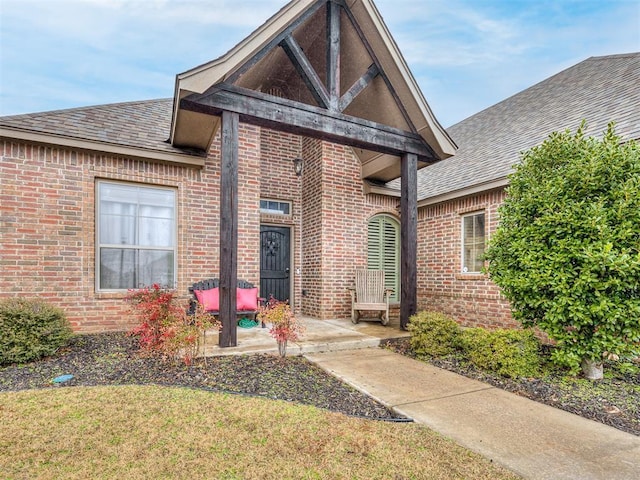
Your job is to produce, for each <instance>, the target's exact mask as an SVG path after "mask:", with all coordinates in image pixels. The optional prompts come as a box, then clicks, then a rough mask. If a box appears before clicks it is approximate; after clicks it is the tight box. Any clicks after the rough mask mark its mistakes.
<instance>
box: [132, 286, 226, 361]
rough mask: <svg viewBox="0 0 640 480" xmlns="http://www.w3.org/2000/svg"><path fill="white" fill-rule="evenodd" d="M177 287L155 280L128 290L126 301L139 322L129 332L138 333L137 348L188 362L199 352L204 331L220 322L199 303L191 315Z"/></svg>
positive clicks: (218, 325)
mask: <svg viewBox="0 0 640 480" xmlns="http://www.w3.org/2000/svg"><path fill="white" fill-rule="evenodd" d="M176 295H177V293H176V291H175V290H173V289H168V288H164V287H161V286H160V285H158V284H157V283H154V284H153V285H152V286H151V287H144V288H141V289H139V290H129V293H128V294H127V296H126V298H125V301H126V302H127V303H128V304H129V307H130V309H131V311H132V312H133V313H134V314H135V315H136V316H137V317H138V318H139V320H140V324H139V325H138V326H137V327H135V328H134V329H133V330H132V331H131V332H130V334H131V335H134V336H137V337H138V341H139V344H140V349H141V350H142V351H144V352H146V353H149V354H157V355H160V356H163V357H167V358H170V359H175V358H177V357H178V356H180V357H182V360H183V361H184V363H185V365H191V364H192V363H193V361H194V359H195V358H196V356H197V355H198V353H199V351H200V347H201V342H202V340H203V337H204V332H205V331H206V330H207V329H209V328H217V329H219V328H220V322H219V321H218V320H216V319H215V318H214V317H213V316H212V315H210V314H208V313H207V312H205V311H204V308H203V307H202V305H201V304H198V307H197V308H196V311H195V312H194V313H193V314H192V315H190V314H188V313H187V307H186V305H183V304H181V303H180V302H179V301H178V299H177V298H176Z"/></svg>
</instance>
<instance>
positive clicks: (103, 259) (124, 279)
mask: <svg viewBox="0 0 640 480" xmlns="http://www.w3.org/2000/svg"><path fill="white" fill-rule="evenodd" d="M134 266H135V250H131V249H117V248H102V249H100V288H104V289H106V290H126V289H129V288H134V287H135V268H134Z"/></svg>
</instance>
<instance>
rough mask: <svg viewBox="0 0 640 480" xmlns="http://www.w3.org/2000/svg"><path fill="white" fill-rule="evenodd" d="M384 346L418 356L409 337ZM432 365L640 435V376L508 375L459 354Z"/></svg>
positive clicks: (612, 371) (608, 373)
mask: <svg viewBox="0 0 640 480" xmlns="http://www.w3.org/2000/svg"><path fill="white" fill-rule="evenodd" d="M383 347H384V348H388V349H391V350H393V351H395V352H397V353H401V354H403V355H406V356H409V357H412V358H416V355H415V353H414V352H413V350H412V349H411V345H410V343H409V339H408V338H398V339H393V340H387V341H386V342H385V343H384V344H383ZM429 363H431V364H432V365H434V366H436V367H439V368H443V369H445V370H449V371H452V372H455V373H458V374H460V375H464V376H466V377H469V378H473V379H475V380H479V381H481V382H484V383H487V384H490V385H493V386H495V387H498V388H501V389H503V390H507V391H509V392H513V393H516V394H518V395H521V396H523V397H527V398H530V399H532V400H535V401H537V402H540V403H544V404H546V405H550V406H552V407H556V408H559V409H562V410H565V411H567V412H571V413H574V414H576V415H580V416H581V417H584V418H588V419H590V420H595V421H597V422H600V423H604V424H606V425H610V426H612V427H615V428H617V429H619V430H622V431H625V432H629V433H632V434H634V435H639V436H640V375H639V374H638V373H622V372H620V371H618V370H616V369H614V368H605V378H604V379H602V380H598V381H590V380H586V379H584V378H580V377H571V376H568V375H566V374H564V373H563V372H562V371H558V370H555V371H553V370H552V371H550V372H548V373H547V374H545V375H544V376H543V377H541V378H517V379H513V378H507V377H503V376H500V375H494V374H491V373H487V372H483V371H481V370H479V369H478V368H475V367H474V366H473V365H472V364H471V363H469V362H466V361H463V360H460V359H459V358H456V356H455V355H450V356H446V357H443V358H432V359H430V360H429Z"/></svg>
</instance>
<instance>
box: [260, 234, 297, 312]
mask: <svg viewBox="0 0 640 480" xmlns="http://www.w3.org/2000/svg"><path fill="white" fill-rule="evenodd" d="M290 269H291V229H290V228H288V227H273V226H271V225H260V296H261V297H262V298H266V299H267V300H268V299H269V298H270V297H271V296H273V297H274V298H275V299H277V300H282V301H284V300H289V296H290V292H291V283H290V280H289V272H290Z"/></svg>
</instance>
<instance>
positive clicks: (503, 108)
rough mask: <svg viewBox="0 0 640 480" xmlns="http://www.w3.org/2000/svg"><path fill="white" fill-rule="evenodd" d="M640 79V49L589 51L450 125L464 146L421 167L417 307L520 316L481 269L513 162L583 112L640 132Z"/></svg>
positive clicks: (624, 131)
mask: <svg viewBox="0 0 640 480" xmlns="http://www.w3.org/2000/svg"><path fill="white" fill-rule="evenodd" d="M639 85H640V53H629V54H620V55H610V56H603V57H591V58H588V59H587V60H584V61H583V62H580V63H578V64H576V65H574V66H572V67H570V68H568V69H566V70H564V71H562V72H560V73H558V74H556V75H554V76H552V77H550V78H548V79H546V80H544V81H542V82H540V83H538V84H536V85H534V86H532V87H530V88H528V89H526V90H524V91H522V92H520V93H518V94H516V95H513V96H512V97H509V98H507V99H506V100H503V101H501V102H500V103H497V104H496V105H493V106H491V107H489V108H487V109H485V110H483V111H481V112H479V113H477V114H475V115H473V116H471V117H469V118H467V119H465V120H463V121H461V122H459V123H457V124H455V125H453V126H452V127H450V128H448V129H447V131H448V132H449V134H450V135H451V137H452V138H453V139H454V140H455V142H456V144H457V145H458V147H459V149H458V151H457V152H456V155H455V156H454V157H452V158H450V159H448V160H445V161H443V162H439V163H436V164H434V165H431V166H428V167H426V168H424V169H422V170H420V171H419V172H418V199H419V201H418V239H419V240H418V292H419V299H418V307H419V309H433V310H438V311H442V312H445V313H448V314H451V315H452V316H453V317H455V318H456V319H457V320H458V321H459V322H461V323H463V324H466V325H469V326H484V327H505V326H511V325H514V323H513V320H512V318H511V314H510V309H509V304H508V302H506V300H505V299H504V298H503V297H502V296H501V295H500V291H499V288H498V287H497V286H496V285H495V284H494V283H492V282H491V281H490V280H489V279H488V278H487V276H486V275H484V274H482V273H481V272H480V270H481V268H482V266H483V265H482V261H481V259H480V255H481V254H482V252H483V251H484V247H485V244H486V242H487V240H488V239H490V237H491V234H492V232H494V231H495V229H496V227H497V224H498V215H497V208H498V206H499V205H500V204H501V203H502V201H503V199H504V196H505V187H506V186H507V184H508V178H507V176H508V174H509V173H510V172H511V170H512V166H513V165H514V163H516V162H517V161H518V160H519V156H520V152H523V151H526V150H528V149H530V148H532V147H534V146H536V145H539V144H540V143H542V142H543V141H544V140H545V139H546V138H547V137H548V136H549V134H551V133H552V132H554V131H562V130H565V129H570V130H571V131H575V130H576V129H577V128H578V127H579V126H580V123H581V122H582V120H586V122H587V128H586V131H585V134H586V135H591V136H600V135H601V134H602V133H603V132H604V131H605V130H606V128H607V125H608V123H609V122H611V121H615V123H616V133H617V134H618V135H620V136H621V137H622V138H623V139H626V140H630V139H635V140H638V139H640V88H639V87H638V86H639ZM388 186H389V187H395V188H397V186H398V182H397V181H394V182H391V183H390V184H389V185H388Z"/></svg>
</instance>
